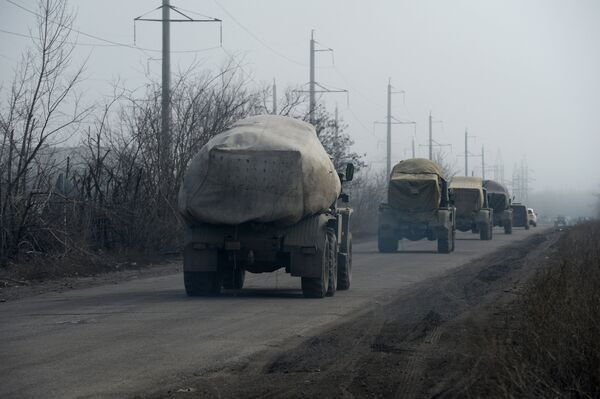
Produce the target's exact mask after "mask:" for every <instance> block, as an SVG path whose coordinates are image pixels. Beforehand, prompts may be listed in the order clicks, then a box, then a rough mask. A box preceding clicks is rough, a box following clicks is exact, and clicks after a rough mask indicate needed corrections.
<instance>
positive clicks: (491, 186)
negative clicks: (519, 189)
mask: <svg viewBox="0 0 600 399" xmlns="http://www.w3.org/2000/svg"><path fill="white" fill-rule="evenodd" d="M483 187H485V189H486V190H487V194H488V201H489V203H490V207H492V208H494V211H495V212H501V211H503V210H505V209H508V206H509V200H510V194H509V193H508V189H507V188H506V187H505V186H504V185H502V184H500V183H498V182H497V181H494V180H484V181H483Z"/></svg>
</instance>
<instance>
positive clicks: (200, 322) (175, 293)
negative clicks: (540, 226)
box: [0, 229, 535, 398]
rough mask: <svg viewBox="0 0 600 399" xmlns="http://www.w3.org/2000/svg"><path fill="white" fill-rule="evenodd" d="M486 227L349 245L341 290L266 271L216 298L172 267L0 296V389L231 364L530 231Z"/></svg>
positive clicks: (114, 385) (85, 385)
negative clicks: (450, 245) (437, 237)
mask: <svg viewBox="0 0 600 399" xmlns="http://www.w3.org/2000/svg"><path fill="white" fill-rule="evenodd" d="M533 231H535V230H533ZM494 233H495V234H494V239H493V241H479V240H478V239H476V238H477V237H478V236H475V235H473V234H470V233H459V235H458V240H457V242H456V247H457V250H456V251H455V252H454V253H452V254H450V255H442V254H437V253H435V252H433V251H434V249H435V242H427V241H420V242H403V244H402V247H401V251H402V250H404V251H405V252H401V253H396V254H380V253H378V252H377V250H376V243H375V242H374V241H367V242H363V243H360V244H355V246H354V248H355V252H354V276H353V279H354V280H353V285H352V288H351V289H350V290H349V291H344V292H342V291H339V292H338V293H337V294H336V295H335V297H333V298H325V299H304V298H302V295H301V291H300V279H296V278H291V277H289V276H287V275H286V274H285V273H281V272H278V273H271V274H264V275H249V276H248V278H247V288H245V289H244V290H243V291H241V292H235V291H231V292H226V293H225V295H223V296H222V297H218V298H188V297H186V296H185V293H184V292H183V287H182V286H183V283H182V276H181V275H179V274H177V275H169V276H163V277H154V278H147V279H143V280H134V281H129V282H124V283H121V284H117V285H106V286H99V287H94V288H87V289H81V290H73V291H69V292H64V293H53V294H44V295H39V296H36V297H32V298H28V299H23V300H18V301H13V302H7V303H0V376H1V377H0V397H2V398H29V397H33V398H52V397H54V398H72V397H123V396H128V395H132V394H135V393H140V392H149V391H151V390H153V389H156V388H159V387H161V386H164V385H165V384H172V383H177V381H182V380H183V379H184V378H185V377H186V376H190V375H192V374H193V373H201V372H203V371H206V370H210V369H212V368H217V367H220V366H223V365H224V364H228V363H232V364H235V362H243V360H244V358H246V357H248V356H249V355H252V354H256V353H258V352H260V351H264V350H273V348H277V347H281V346H283V345H286V344H289V343H290V342H294V340H297V341H300V340H301V339H304V338H305V337H307V336H310V335H311V334H316V333H317V332H319V331H320V330H321V329H322V328H324V327H325V326H327V325H331V323H335V322H340V321H342V320H343V319H344V317H348V315H350V314H352V313H353V312H356V311H357V310H360V309H367V308H369V307H373V306H376V303H377V302H381V301H385V300H386V299H389V298H391V297H393V296H394V294H396V293H397V292H398V291H399V290H402V289H403V288H406V287H407V286H409V285H410V284H412V283H415V282H418V281H422V280H424V279H426V278H428V277H432V276H435V275H439V274H440V273H443V272H444V271H446V270H449V269H452V268H455V267H458V266H460V265H462V264H464V263H466V262H468V261H470V260H472V259H474V258H476V257H479V256H481V255H484V254H486V253H489V252H492V251H494V250H496V249H498V248H499V247H501V246H503V245H506V244H507V243H509V242H512V241H515V240H520V239H523V238H524V237H525V236H528V235H531V234H532V231H531V230H530V231H524V230H523V229H515V231H514V234H513V235H510V236H507V235H504V234H503V233H502V232H501V230H499V229H496V230H495V231H494ZM182 384H183V383H182ZM182 387H183V386H182Z"/></svg>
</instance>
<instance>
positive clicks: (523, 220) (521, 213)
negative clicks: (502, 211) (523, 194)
mask: <svg viewBox="0 0 600 399" xmlns="http://www.w3.org/2000/svg"><path fill="white" fill-rule="evenodd" d="M510 208H511V209H512V211H513V227H524V228H525V230H529V217H528V216H527V205H525V204H521V203H518V202H515V203H513V204H512V205H511V206H510Z"/></svg>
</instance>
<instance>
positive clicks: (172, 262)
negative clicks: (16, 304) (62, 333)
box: [0, 259, 182, 302]
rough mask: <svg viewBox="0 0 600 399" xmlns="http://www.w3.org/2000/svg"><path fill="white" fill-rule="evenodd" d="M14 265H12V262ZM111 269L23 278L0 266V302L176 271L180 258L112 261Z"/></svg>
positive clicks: (179, 265) (180, 267) (179, 270)
mask: <svg viewBox="0 0 600 399" xmlns="http://www.w3.org/2000/svg"><path fill="white" fill-rule="evenodd" d="M15 267H16V266H15ZM111 269H112V270H110V271H107V270H106V267H105V268H104V270H105V271H103V272H90V273H88V274H90V275H87V276H79V275H77V272H75V273H73V274H75V275H74V276H66V277H54V278H53V277H49V278H44V279H23V278H22V277H20V276H19V274H18V273H15V272H13V271H10V270H0V302H7V301H12V300H16V299H21V298H27V297H31V296H35V295H40V294H44V293H47V292H64V291H68V290H72V289H81V288H88V287H95V286H99V285H105V284H119V283H122V282H125V281H130V280H135V279H140V278H148V277H158V276H165V275H169V274H175V273H180V272H181V271H182V262H181V260H180V259H169V260H166V259H158V260H157V261H156V262H155V263H154V262H145V263H142V264H140V265H136V264H132V263H114V265H113V266H112V267H111Z"/></svg>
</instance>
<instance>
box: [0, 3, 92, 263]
mask: <svg viewBox="0 0 600 399" xmlns="http://www.w3.org/2000/svg"><path fill="white" fill-rule="evenodd" d="M73 19H74V14H73V13H71V12H70V11H69V9H68V7H67V2H66V0H40V1H39V3H38V12H37V32H35V33H33V32H32V41H33V47H32V48H31V49H30V50H28V51H27V52H26V53H25V54H24V55H23V57H22V59H21V61H20V63H19V66H18V67H17V72H16V75H15V77H14V79H13V83H12V85H11V88H10V93H8V98H7V101H6V103H5V104H3V106H2V107H1V108H0V135H1V138H0V253H2V259H0V262H1V263H5V262H6V260H7V259H8V257H10V256H15V255H18V249H19V248H20V247H21V246H23V245H27V246H28V247H33V246H35V245H34V243H32V242H30V240H31V237H30V236H29V234H30V232H31V231H32V229H35V228H39V226H36V223H34V222H33V221H32V220H31V219H32V217H33V215H34V214H35V210H36V208H38V207H39V201H38V200H37V198H36V195H37V193H38V192H40V191H41V192H43V191H44V190H46V189H47V188H48V186H49V185H51V184H52V179H51V175H52V173H53V168H52V166H53V165H52V162H51V161H50V160H51V159H52V157H51V154H49V152H50V151H51V145H52V144H54V143H56V142H58V141H60V140H65V139H66V138H68V136H69V135H70V134H72V133H73V132H74V131H75V129H76V128H77V125H78V124H79V122H81V121H82V120H83V118H84V117H85V115H86V114H87V113H88V112H89V108H81V107H80V101H79V97H78V95H77V93H76V91H75V88H76V86H77V84H78V83H79V82H80V81H81V75H82V72H83V65H81V66H79V67H77V68H75V69H74V70H71V66H72V65H71V64H72V55H73V50H74V47H75V44H74V41H73V40H74V39H73V37H72V36H73V35H72V24H73Z"/></svg>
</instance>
